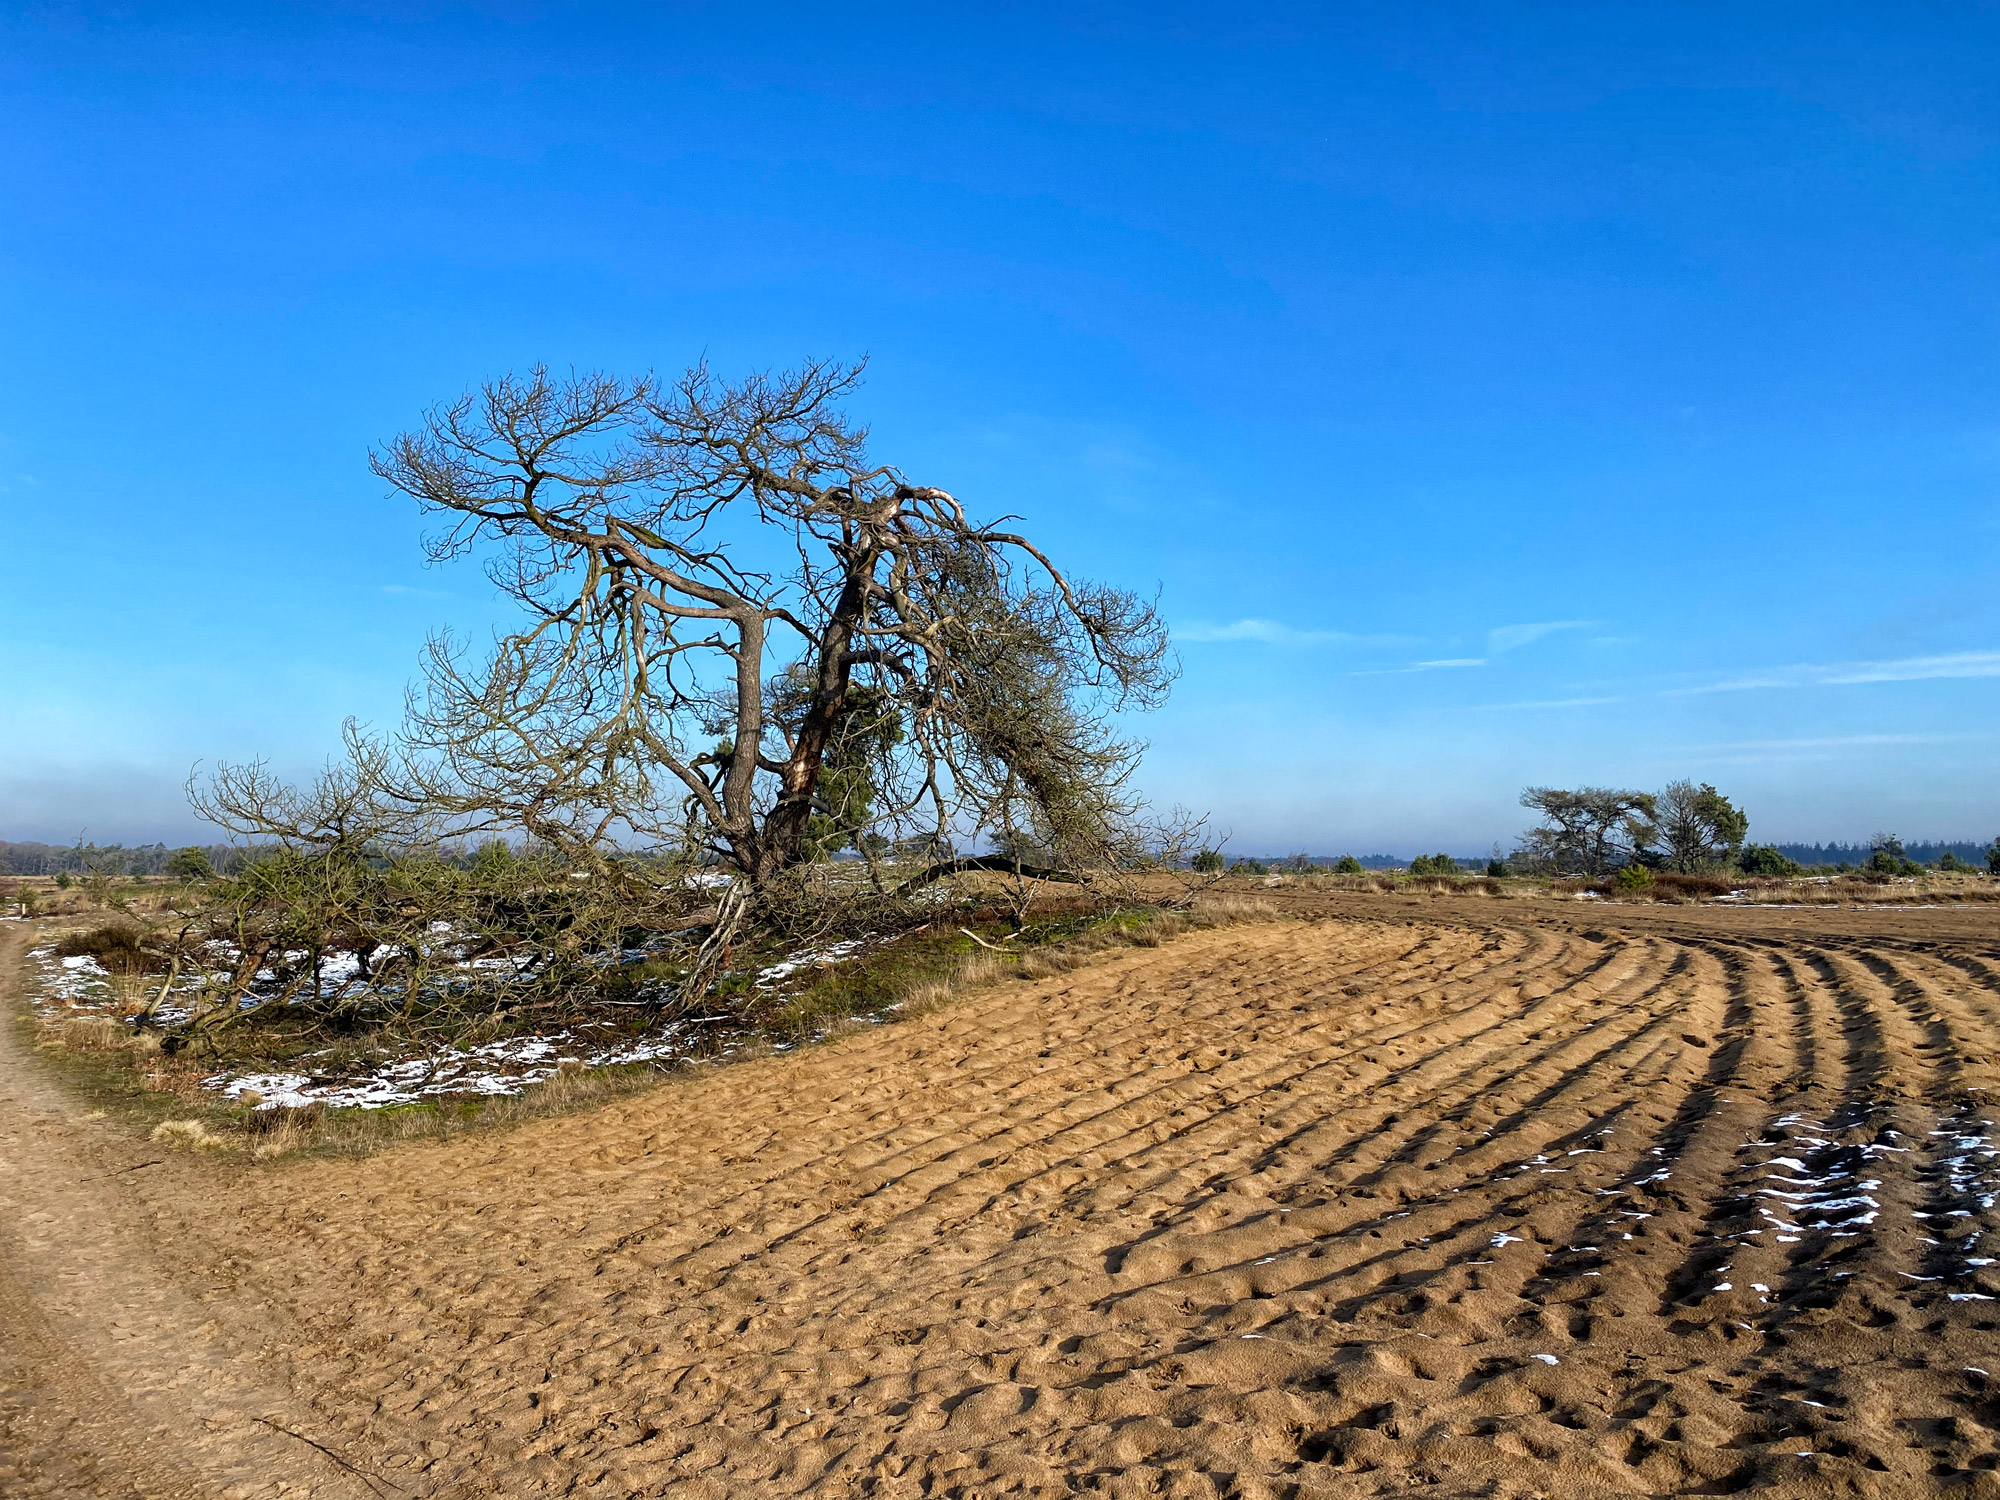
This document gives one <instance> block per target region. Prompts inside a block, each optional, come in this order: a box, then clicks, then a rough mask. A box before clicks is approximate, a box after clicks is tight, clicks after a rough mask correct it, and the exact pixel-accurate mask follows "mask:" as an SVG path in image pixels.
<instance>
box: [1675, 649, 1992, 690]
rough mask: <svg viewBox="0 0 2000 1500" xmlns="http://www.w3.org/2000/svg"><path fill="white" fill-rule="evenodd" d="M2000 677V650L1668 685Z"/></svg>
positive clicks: (1734, 686) (1743, 686)
mask: <svg viewBox="0 0 2000 1500" xmlns="http://www.w3.org/2000/svg"><path fill="white" fill-rule="evenodd" d="M1963 677H2000V651H1957V652H1953V653H1951V654H1949V655H1945V656H1906V657H1902V658H1900V659H1898V660H1895V661H1848V662H1818V663H1803V664H1800V665H1798V666H1790V667H1769V668H1765V669H1763V670H1761V671H1756V672H1751V673H1748V674H1746V675H1744V676H1741V677H1726V678H1724V679H1723V680H1722V681H1720V682H1709V683H1703V684H1701V685H1700V686H1698V687H1684V688H1668V689H1667V690H1666V691H1667V692H1668V693H1669V694H1688V693H1740V692H1745V691H1748V690H1750V689H1753V688H1796V687H1852V686H1855V685H1857V684H1861V683H1870V682H1930V681H1935V680H1937V679H1940V678H1963Z"/></svg>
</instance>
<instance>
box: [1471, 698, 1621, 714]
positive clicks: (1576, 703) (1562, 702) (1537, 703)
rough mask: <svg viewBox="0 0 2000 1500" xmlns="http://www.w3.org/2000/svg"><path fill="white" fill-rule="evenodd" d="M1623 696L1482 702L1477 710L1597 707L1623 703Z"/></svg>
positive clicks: (1502, 710)
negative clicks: (1520, 701) (1605, 704)
mask: <svg viewBox="0 0 2000 1500" xmlns="http://www.w3.org/2000/svg"><path fill="white" fill-rule="evenodd" d="M1624 701H1625V700H1624V699H1623V698H1538V699H1536V700H1534V701H1533V702H1530V703H1481V704H1479V705H1478V706H1477V711H1478V712H1482V713H1490V714H1491V713H1502V712H1504V711H1506V710H1507V709H1510V708H1595V707H1596V706H1597V705H1598V704H1600V703H1623V702H1624Z"/></svg>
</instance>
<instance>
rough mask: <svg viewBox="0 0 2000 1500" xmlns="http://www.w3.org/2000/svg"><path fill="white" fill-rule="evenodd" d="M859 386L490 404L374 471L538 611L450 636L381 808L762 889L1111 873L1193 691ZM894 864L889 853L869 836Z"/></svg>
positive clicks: (536, 397)
mask: <svg viewBox="0 0 2000 1500" xmlns="http://www.w3.org/2000/svg"><path fill="white" fill-rule="evenodd" d="M858 374H859V370H858V367H854V368H850V367H843V366H839V365H834V364H827V363H815V364H808V365H806V366H804V367H802V368H800V369H798V370H795V371H791V372H788V373H783V374H776V375H766V376H755V377H752V378H750V379H747V380H744V381H741V382H739V383H735V384H728V383H723V382H720V381H718V380H716V379H714V378H713V377H712V376H711V375H710V374H709V372H708V371H707V370H706V369H705V368H702V367H697V368H696V369H694V370H691V371H689V372H688V373H687V374H686V375H685V376H683V377H682V378H680V379H679V380H677V381H674V382H671V383H662V382H659V381H656V380H654V379H652V378H651V377H639V378H634V379H620V378H616V377H611V376H605V375H582V376H568V377H559V376H555V375H552V374H550V372H549V371H547V370H546V369H542V368H536V369H534V370H532V371H530V372H529V373H528V374H527V375H526V376H524V377H519V378H517V377H513V376H509V377H507V378H504V379H501V380H497V381H494V382H492V383H491V384H488V385H486V386H484V387H482V388H481V389H480V390H479V391H478V392H476V393H473V394H469V395H466V396H464V397H461V398H460V399H458V400H455V401H451V402H448V403H446V404H444V405H442V406H439V407H437V408H435V409H433V410H432V411H430V412H429V413H427V414H426V415H425V417H424V419H423V421H422V423H421V425H419V426H418V427H417V428H416V429H415V430H413V431H411V432H408V433H405V434H404V435H402V436H400V437H398V438H396V439H395V440H394V441H393V442H391V443H389V444H388V445H387V447H386V448H385V449H383V450H382V451H381V452H379V453H377V454H376V455H374V459H373V462H374V467H375V471H376V473H377V474H379V475H380V476H381V477H382V478H384V479H385V480H387V481H388V482H389V483H390V484H391V485H393V486H394V487H395V488H396V489H398V490H400V491H402V492H404V493H405V494H408V495H410V496H412V497H414V498H415V499H416V500H417V501H418V502H419V504H420V505H421V506H422V507H423V509H424V510H425V512H427V513H428V514H430V515H432V516H434V517H436V518H438V519H439V520H440V521H441V522H442V529H441V530H440V531H438V532H437V533H436V534H435V535H434V536H433V537H432V538H431V539H430V541H429V543H428V546H429V552H430V556H431V558H432V559H433V560H434V561H437V562H445V561H448V560H451V559H456V558H460V557H463V556H465V555H467V554H477V555H479V556H480V557H481V558H482V559H483V560H484V562H485V564H486V567H487V571H488V572H489V574H490V576H491V577H492V578H493V579H494V581H495V582H496V583H497V584H498V585H499V587H500V588H501V589H502V590H503V591H504V593H505V594H507V595H509V596H511V598H512V600H513V601H514V603H515V604H516V605H518V606H519V608H520V611H521V619H520V621H519V623H518V625H517V626H516V627H514V628H512V629H508V630H506V631H504V632H502V633H501V634H500V635H499V636H498V637H497V639H496V641H495V644H494V647H493V649H492V650H491V652H489V653H474V652H472V651H470V650H469V649H468V648H467V645H466V643H465V642H463V641H460V640H456V639H452V638H449V637H440V638H437V639H434V640H433V641H432V643H431V646H430V649H429V652H428V654H427V658H426V662H425V675H424V681H423V683H422V685H421V687H420V688H418V689H416V690H413V692H412V694H411V702H410V706H409V715H408V723H407V725H406V727H405V730H404V731H403V735H402V737H401V741H400V744H399V746H398V748H397V751H396V753H395V754H394V755H393V756H392V757H390V758H389V759H391V760H393V767H392V766H390V765H389V764H388V762H387V761H385V760H384V759H382V758H381V756H380V755H379V754H377V755H376V756H375V758H373V759H370V760H369V761H368V764H369V766H370V767H371V768H372V771H371V774H372V773H379V778H380V780H381V781H382V784H383V785H384V786H385V787H386V788H387V789H388V798H387V803H388V804H397V803H400V804H401V805H403V806H406V807H408V808H410V809H413V810H414V809H421V810H422V811H423V812H424V814H425V815H426V816H427V817H429V818H431V819H433V820H438V819H442V820H444V821H445V822H447V823H451V824H453V826H456V827H459V828H462V829H468V830H469V829H475V828H491V827H502V826H513V827H516V828H519V829H521V830H523V831H525V832H526V833H528V834H530V835H532V836H534V837H535V838H537V839H540V840H543V841H545V842H546V843H548V844H550V845H553V846H555V847H557V848H559V849H561V850H563V851H564V852H565V853H567V854H569V855H570V856H572V857H575V858H579V859H582V860H585V861H592V860H603V859H606V858H607V857H608V856H609V855H610V853H611V851H614V850H615V849H617V848H618V847H621V846H623V845H627V844H629V843H631V842H632V841H634V840H637V841H641V842H651V843H666V844H672V845H675V846H678V847H684V848H686V849H688V850H689V851H690V853H691V854H694V855H696V856H698V857H717V858H719V859H721V860H722V861H723V862H724V863H725V864H726V865H728V866H731V867H733V868H735V869H736V870H738V871H740V872H742V873H743V874H744V875H746V876H747V877H748V878H749V881H750V882H751V883H752V884H753V885H761V884H763V883H764V882H767V881H769V880H770V879H771V878H772V877H773V876H774V875H776V874H778V873H779V872H781V871H783V870H785V869H787V868H788V867H791V866H793V865H796V864H798V863H800V862H801V861H803V860H806V859H808V858H810V857H812V856H813V855H815V854H817V853H823V852H824V851H825V850H826V849H828V848H830V847H835V846H838V845H839V844H841V843H843V842H846V841H850V840H857V841H858V840H859V836H860V835H861V834H862V833H863V832H864V831H868V830H879V831H881V832H884V833H890V834H896V835H901V836H904V837H908V836H911V835H928V836H929V837H931V838H933V839H935V840H939V841H942V840H945V839H947V838H950V837H954V836H955V837H958V838H961V839H962V838H963V837H964V836H965V835H966V834H968V833H970V832H973V831H974V830H983V831H984V832H985V833H986V834H988V835H990V836H993V837H995V838H996V839H997V840H999V841H1001V842H1002V843H1009V842H1010V841H1011V843H1012V845H1014V846H1019V845H1021V844H1023V843H1027V844H1031V845H1032V846H1033V847H1035V848H1037V849H1040V850H1044V851H1047V852H1048V853H1049V854H1050V855H1051V856H1052V857H1053V858H1054V859H1055V860H1057V861H1059V862H1084V861H1089V860H1091V859H1099V858H1104V857H1107V856H1115V852H1116V850H1117V848H1118V845H1119V843H1120V840H1121V838H1123V837H1125V836H1126V833H1127V831H1128V830H1129V828H1130V826H1131V820H1132V816H1133V813H1134V811H1135V808H1136V803H1135V800H1134V799H1133V798H1132V796H1131V795H1130V793H1129V792H1128V790H1127V789H1126V780H1127V778H1128V776H1129V774H1130V772H1131V769H1132V767H1133V765H1134V763H1135V758H1136V753H1137V747H1136V746H1135V745H1133V744H1131V743H1130V742H1128V741H1126V740H1125V739H1123V738H1121V737H1120V736H1119V735H1118V734H1117V733H1116V732H1115V729H1114V724H1113V717H1114V715H1115V714H1116V713H1117V712H1118V711H1120V710H1123V709H1126V708H1133V707H1141V708H1143V707H1151V706H1153V705H1154V704H1156V703H1157V702H1158V701H1159V700H1160V699H1161V698H1162V696H1163V695H1164V693H1165V692H1166V689H1167V687H1168V685H1169V682H1170V681H1171V678H1172V675H1173V661H1172V657H1171V656H1170V654H1169V651H1168V645H1167V639H1166V632H1165V629H1164V627H1163V625H1162V623H1161V621H1160V619H1159V617H1158V615H1157V613H1156V612H1155V610H1154V608H1153V607H1152V605H1151V604H1150V603H1148V602H1147V601H1145V600H1143V599H1141V598H1139V597H1137V596H1135V595H1133V594H1131V593H1129V592H1126V591H1124V590H1121V589H1117V588H1111V587H1107V586H1104V585H1100V584H1092V583H1086V582H1083V581H1081V580H1078V579H1075V578H1071V577H1068V576H1066V575H1065V574H1064V573H1063V572H1061V571H1060V570H1058V569H1057V568H1056V567H1055V565H1054V564H1053V563H1052V562H1051V561H1050V560H1049V559H1048V558H1047V557H1046V556H1045V555H1044V554H1043V552H1042V551H1041V550H1040V549H1039V548H1037V547H1036V546H1035V545H1034V544H1033V543H1032V542H1030V541H1029V540H1028V539H1027V538H1026V537H1025V536H1022V535H1020V534H1019V533H1018V532H1016V531H1014V530H1011V529H1009V522H1008V520H1007V519H1006V518H1002V519H1000V520H997V521H981V520H976V519H973V518H972V517H971V516H969V515H968V513H967V511H966V508H965V507H964V506H963V505H961V504H960V502H959V501H958V500H957V499H955V498H954V497H953V496H952V495H951V494H950V493H948V492H947V491H945V490H943V489H940V488H938V487H936V486H933V485H926V484H920V483H917V482H915V481H913V480H912V479H910V478H908V477H907V476H905V475H904V473H903V472H902V471H901V470H899V469H897V468H895V467H894V466H892V465H888V464H884V463H880V462H877V461H876V460H874V459H873V458H872V457H870V455H869V453H868V450H867V434H866V432H865V431H864V430H863V429H862V428H860V427H857V426H856V425H854V424H853V423H852V422H850V421H849V420H848V419H847V418H846V417H845V416H844V415H843V414H842V413H841V411H840V410H839V402H840V400H841V399H842V398H843V397H845V396H846V395H848V394H849V393H850V392H851V391H852V390H853V388H854V386H855V383H856V380H857V377H858ZM870 842H873V841H870Z"/></svg>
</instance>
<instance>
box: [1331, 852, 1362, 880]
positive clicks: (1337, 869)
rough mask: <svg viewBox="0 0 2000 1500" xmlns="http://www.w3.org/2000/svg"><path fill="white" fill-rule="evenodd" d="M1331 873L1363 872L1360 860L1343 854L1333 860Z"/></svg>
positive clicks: (1352, 873) (1358, 873)
mask: <svg viewBox="0 0 2000 1500" xmlns="http://www.w3.org/2000/svg"><path fill="white" fill-rule="evenodd" d="M1333 873H1334V874H1336V875H1360V874H1362V873H1364V872H1363V870H1362V866H1361V861H1360V860H1358V859H1356V858H1355V857H1354V856H1353V855H1351V854H1343V855H1341V856H1340V858H1339V859H1337V860H1335V861H1334V863H1333Z"/></svg>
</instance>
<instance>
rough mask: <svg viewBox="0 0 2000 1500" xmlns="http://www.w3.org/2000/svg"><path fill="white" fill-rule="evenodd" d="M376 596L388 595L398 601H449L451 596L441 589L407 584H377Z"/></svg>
mask: <svg viewBox="0 0 2000 1500" xmlns="http://www.w3.org/2000/svg"><path fill="white" fill-rule="evenodd" d="M375 592H376V593H378V594H389V595H392V596H393V597H395V598H398V599H449V598H450V597H451V595H450V594H449V593H447V592H445V591H444V590H443V589H420V588H415V587H412V586H411V585H410V584H407V583H378V584H376V585H375Z"/></svg>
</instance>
